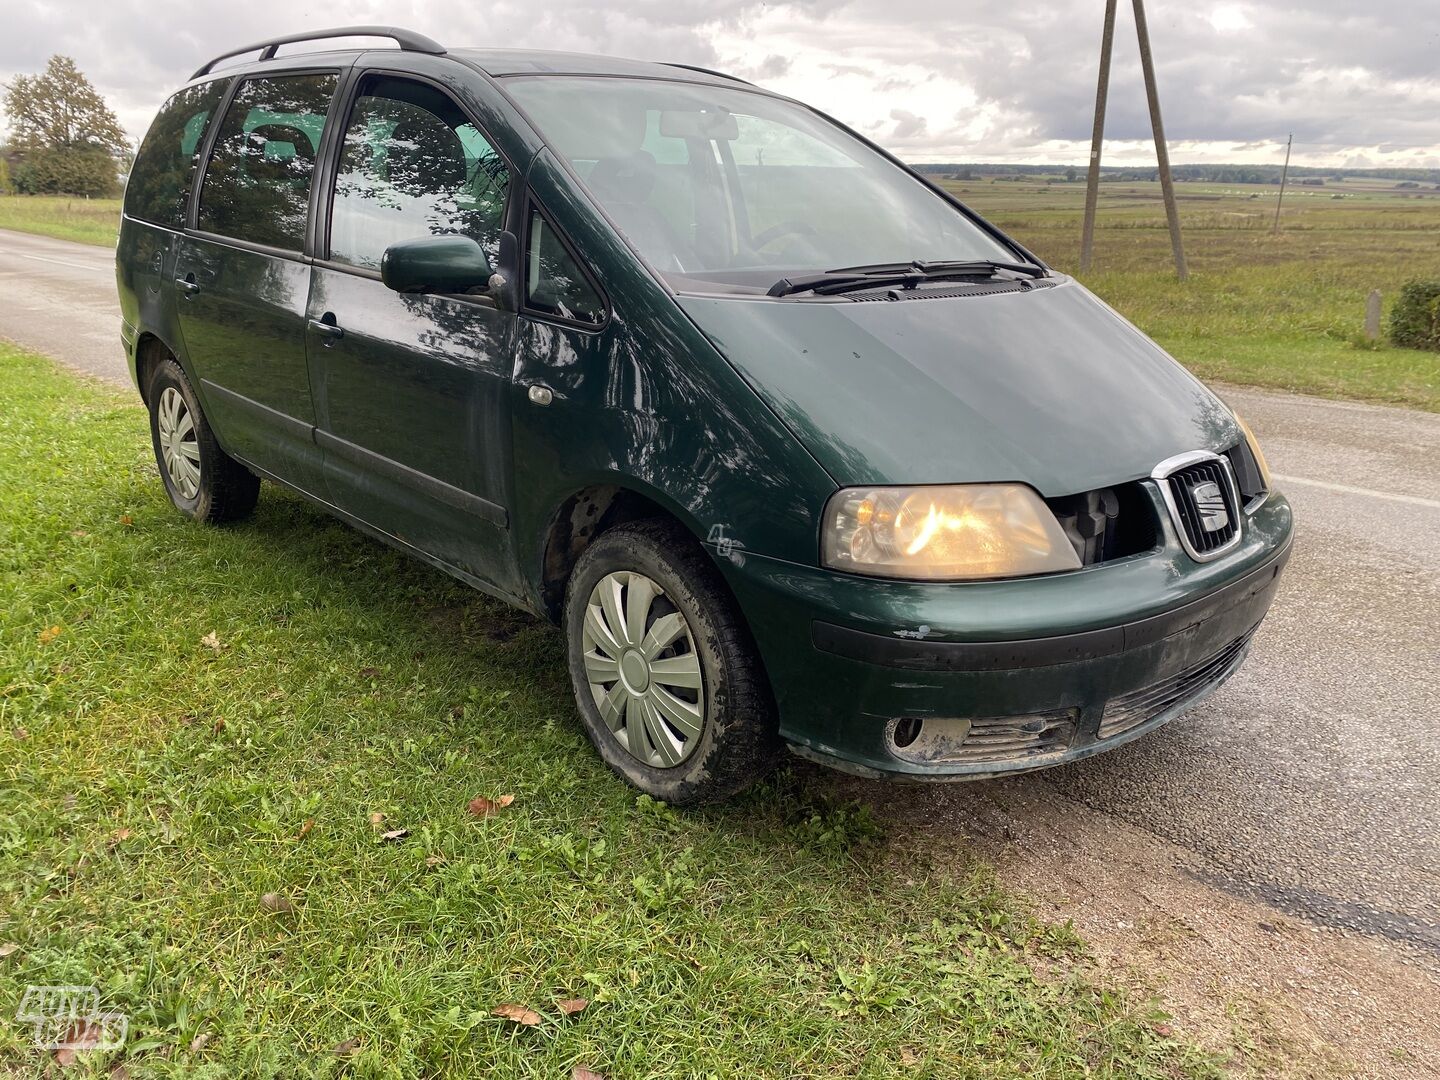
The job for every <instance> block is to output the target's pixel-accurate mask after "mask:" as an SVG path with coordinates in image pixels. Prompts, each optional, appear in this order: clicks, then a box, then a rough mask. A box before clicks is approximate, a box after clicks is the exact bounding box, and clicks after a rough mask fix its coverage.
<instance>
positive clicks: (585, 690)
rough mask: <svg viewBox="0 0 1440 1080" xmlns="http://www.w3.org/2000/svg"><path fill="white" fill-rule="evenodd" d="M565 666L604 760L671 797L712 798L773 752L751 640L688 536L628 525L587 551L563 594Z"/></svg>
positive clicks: (753, 774)
mask: <svg viewBox="0 0 1440 1080" xmlns="http://www.w3.org/2000/svg"><path fill="white" fill-rule="evenodd" d="M565 629H566V636H567V638H568V651H569V661H570V678H571V681H572V683H573V684H574V687H575V698H576V704H577V705H578V707H579V710H580V717H581V719H582V720H583V722H584V724H585V728H586V731H587V733H588V734H589V736H590V739H591V741H592V742H593V743H594V744H595V747H596V749H597V750H599V752H600V756H601V757H602V758H604V760H605V763H606V764H607V765H609V766H610V768H611V769H613V770H614V771H615V772H617V773H619V774H620V776H622V777H624V778H625V779H626V780H628V781H629V782H630V783H631V784H633V785H634V786H635V787H637V788H639V789H640V790H641V791H644V792H645V793H647V794H649V795H651V796H653V797H655V798H657V799H662V800H664V801H665V802H668V803H673V804H677V805H679V804H684V803H700V802H716V801H719V800H722V799H725V798H727V797H728V796H730V795H733V794H735V793H736V792H738V791H740V790H742V789H743V788H745V787H747V786H749V785H750V784H751V783H753V782H754V781H755V780H757V779H759V778H760V777H761V776H763V775H764V774H765V772H767V771H768V770H769V769H770V767H771V766H772V765H773V764H774V761H775V758H776V756H777V748H778V740H777V737H776V733H775V709H774V705H773V703H772V701H771V697H770V691H769V686H768V684H767V682H766V680H765V674H764V671H763V670H762V668H761V665H760V661H759V658H758V656H757V655H756V653H755V646H754V643H753V642H752V641H751V638H750V633H749V630H748V628H747V627H746V626H745V623H744V620H743V619H742V617H741V615H740V612H739V610H738V609H737V608H736V606H735V602H734V600H733V598H732V597H731V596H730V594H729V593H728V592H727V591H726V589H725V586H724V583H723V582H722V581H721V579H720V576H719V574H718V573H717V572H716V570H715V568H714V567H713V566H712V565H711V564H710V562H709V560H708V559H707V558H706V556H705V553H704V551H703V550H701V548H700V546H699V544H698V543H696V541H695V540H694V538H693V537H691V536H690V534H689V533H687V532H686V531H685V530H683V529H681V528H679V527H678V526H675V525H672V524H670V523H668V522H664V521H642V522H633V523H630V524H626V525H621V526H619V527H617V528H615V529H612V530H611V531H609V532H607V533H605V534H604V535H602V536H601V537H600V538H599V539H598V540H596V541H595V543H594V544H592V545H591V546H590V548H589V549H587V550H586V552H585V553H584V554H583V555H582V556H581V557H580V560H579V562H578V563H577V564H576V566H575V571H574V573H573V574H571V576H570V582H569V585H568V587H567V589H566V596H565Z"/></svg>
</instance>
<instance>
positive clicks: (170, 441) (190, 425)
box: [146, 358, 260, 523]
mask: <svg viewBox="0 0 1440 1080" xmlns="http://www.w3.org/2000/svg"><path fill="white" fill-rule="evenodd" d="M146 400H148V401H149V402H150V439H151V441H152V442H153V443H154V446H155V464H156V465H158V466H159V468H160V478H161V479H162V480H163V481H164V482H165V491H166V493H167V494H168V495H169V496H170V501H171V502H172V503H174V504H175V508H176V509H177V510H179V511H180V512H181V513H182V514H185V515H187V516H189V517H192V518H194V519H195V520H196V521H203V522H210V523H218V522H222V521H236V520H238V519H240V518H243V517H246V516H248V515H249V514H250V512H251V511H252V510H254V509H255V502H256V500H257V499H258V498H259V495H260V479H259V477H257V476H256V475H255V474H254V473H252V472H251V471H250V470H249V469H247V468H245V466H244V465H241V464H240V463H239V462H238V461H236V460H235V459H234V458H232V457H230V455H228V454H227V453H225V451H224V450H221V449H220V444H219V443H217V442H216V441H215V436H214V433H212V432H211V430H210V424H209V423H208V422H207V421H206V419H205V414H204V413H203V412H202V411H201V410H200V402H199V401H198V400H197V399H196V397H195V391H194V390H193V389H192V388H191V386H190V380H189V379H188V378H186V376H185V371H184V369H183V368H181V367H180V365H179V364H178V363H176V362H175V360H174V359H173V358H167V359H166V360H165V361H164V362H163V363H161V364H160V365H159V366H158V367H156V368H155V373H154V374H153V375H152V376H151V377H150V387H149V392H148V393H147V394H146Z"/></svg>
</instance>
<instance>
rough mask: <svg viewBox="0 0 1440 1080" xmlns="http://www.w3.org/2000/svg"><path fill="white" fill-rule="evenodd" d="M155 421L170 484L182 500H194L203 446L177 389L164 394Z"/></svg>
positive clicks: (197, 488) (164, 391)
mask: <svg viewBox="0 0 1440 1080" xmlns="http://www.w3.org/2000/svg"><path fill="white" fill-rule="evenodd" d="M155 418H156V421H157V424H156V426H157V427H158V429H159V436H160V437H159V442H160V457H161V460H163V461H164V463H165V471H166V472H168V473H169V474H170V483H171V484H172V485H174V488H175V490H176V491H178V492H179V493H180V497H181V498H183V499H193V498H194V497H195V493H196V492H197V491H199V490H200V444H199V443H198V442H197V441H196V439H195V420H194V418H193V417H191V415H190V409H189V407H188V406H187V405H186V404H185V398H184V397H182V396H181V394H180V391H179V390H177V389H175V387H173V386H167V387H166V388H165V389H164V390H163V391H161V393H160V401H159V403H158V404H157V405H156V417H155Z"/></svg>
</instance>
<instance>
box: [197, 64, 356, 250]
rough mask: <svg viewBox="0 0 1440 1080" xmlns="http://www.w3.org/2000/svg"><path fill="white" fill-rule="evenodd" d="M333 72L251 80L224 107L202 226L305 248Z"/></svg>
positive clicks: (203, 195)
mask: <svg viewBox="0 0 1440 1080" xmlns="http://www.w3.org/2000/svg"><path fill="white" fill-rule="evenodd" d="M334 94H335V76H334V75H280V76H275V77H273V78H263V79H246V80H245V82H244V83H242V84H241V86H240V89H239V90H238V91H237V92H236V94H235V99H234V100H233V101H232V102H231V103H230V108H229V109H228V110H226V113H225V119H224V120H223V121H222V122H221V125H220V131H219V134H218V135H217V136H216V140H215V149H214V150H213V151H212V152H211V154H210V164H209V166H208V167H207V168H206V170H205V181H204V184H203V185H202V186H201V188H200V216H199V220H198V222H197V225H198V226H199V228H200V229H201V230H203V231H204V232H212V233H219V234H220V235H221V236H231V237H234V238H235V239H237V240H248V241H250V242H251V243H254V244H265V245H267V246H269V247H277V248H284V249H286V250H288V251H300V250H301V249H302V248H304V246H305V222H306V218H307V215H308V213H309V209H310V182H311V180H313V179H314V176H315V159H316V157H318V156H319V152H320V137H321V135H323V134H324V131H325V115H326V113H327V112H329V109H330V99H331V98H332V97H333V96H334Z"/></svg>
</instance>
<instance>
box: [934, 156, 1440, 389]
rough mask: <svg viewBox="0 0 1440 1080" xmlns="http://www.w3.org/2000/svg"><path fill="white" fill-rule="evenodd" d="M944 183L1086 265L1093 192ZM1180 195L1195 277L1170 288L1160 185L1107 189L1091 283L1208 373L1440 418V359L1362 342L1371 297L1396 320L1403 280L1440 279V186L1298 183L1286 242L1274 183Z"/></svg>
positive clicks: (1030, 238) (1289, 201) (1054, 256)
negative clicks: (1377, 296)
mask: <svg viewBox="0 0 1440 1080" xmlns="http://www.w3.org/2000/svg"><path fill="white" fill-rule="evenodd" d="M945 186H946V187H948V188H950V190H952V191H954V192H955V193H956V194H957V195H958V196H959V197H960V198H962V199H963V200H965V202H966V203H967V204H968V205H970V206H972V207H974V208H975V209H976V210H978V211H979V212H980V213H982V214H984V215H985V216H986V217H988V218H989V219H990V220H992V221H994V222H995V223H996V224H998V225H999V226H1000V227H1001V228H1003V229H1005V230H1006V231H1007V232H1009V233H1010V234H1011V235H1013V236H1014V237H1016V239H1018V240H1020V241H1021V242H1022V243H1024V244H1027V245H1028V246H1029V247H1030V248H1032V249H1033V250H1034V251H1035V252H1036V254H1038V255H1040V256H1041V257H1042V258H1044V259H1045V260H1046V261H1048V262H1050V263H1051V264H1052V265H1054V266H1056V267H1058V268H1060V269H1062V270H1065V271H1067V272H1069V271H1074V270H1075V269H1076V268H1077V267H1078V265H1079V262H1080V223H1081V216H1082V213H1083V209H1084V201H1085V185H1084V184H1083V183H1074V184H1053V185H1047V184H1045V183H1043V182H1024V183H1019V182H1008V181H995V182H991V181H988V180H981V181H947V182H945ZM1177 191H1178V193H1179V198H1180V216H1181V222H1182V226H1183V230H1184V241H1185V253H1186V257H1187V260H1188V262H1189V265H1190V281H1189V282H1187V283H1186V284H1184V285H1181V284H1180V283H1179V282H1178V281H1176V279H1175V275H1174V268H1173V265H1172V263H1171V257H1170V237H1169V233H1168V232H1167V230H1166V227H1165V209H1164V206H1163V204H1162V203H1161V201H1160V186H1159V184H1154V183H1133V184H1132V183H1107V184H1104V185H1102V187H1101V194H1100V210H1099V214H1098V216H1097V227H1096V230H1095V263H1094V267H1093V269H1092V272H1091V273H1089V274H1087V275H1085V277H1084V281H1085V283H1086V284H1087V285H1089V286H1090V287H1091V288H1093V289H1094V290H1095V291H1096V292H1097V293H1099V294H1100V295H1101V296H1102V297H1104V298H1105V299H1106V300H1107V301H1108V302H1109V303H1111V304H1112V305H1114V306H1115V307H1116V308H1117V309H1118V310H1119V311H1121V312H1122V313H1123V314H1125V315H1126V316H1127V317H1128V318H1130V319H1132V320H1133V321H1134V322H1135V323H1136V324H1137V325H1139V326H1140V327H1141V329H1143V330H1145V331H1146V332H1147V333H1149V334H1151V335H1152V336H1154V337H1155V339H1156V340H1157V341H1159V342H1160V343H1161V344H1162V345H1163V346H1165V348H1167V349H1169V350H1170V352H1171V353H1173V354H1174V355H1175V356H1176V358H1178V359H1179V360H1181V361H1182V362H1184V363H1185V364H1186V365H1187V366H1188V367H1190V368H1191V369H1192V370H1194V371H1195V372H1196V373H1197V374H1199V375H1200V376H1201V377H1203V378H1206V379H1221V380H1226V381H1229V382H1235V383H1243V384H1247V385H1251V386H1268V387H1276V388H1279V389H1285V390H1295V391H1301V392H1304V393H1310V394H1322V395H1326V396H1330V397H1349V398H1362V399H1368V400H1372V401H1382V402H1391V403H1395V404H1401V405H1411V406H1415V407H1418V408H1422V409H1428V410H1430V411H1432V412H1434V411H1440V354H1435V353H1425V352H1417V351H1415V350H1411V349H1393V348H1389V347H1381V348H1370V347H1367V346H1366V344H1365V343H1364V342H1363V339H1362V331H1363V328H1364V320H1365V298H1366V296H1367V295H1368V294H1369V292H1370V290H1371V289H1379V290H1380V291H1381V294H1382V296H1383V299H1384V302H1385V305H1386V311H1387V312H1388V310H1389V303H1390V301H1391V300H1393V299H1394V297H1395V294H1396V293H1397V291H1398V289H1399V286H1400V284H1401V283H1402V282H1404V281H1406V280H1408V279H1410V278H1414V277H1430V278H1437V277H1440V192H1437V191H1433V190H1430V189H1428V188H1427V189H1426V190H1425V191H1423V192H1421V193H1419V194H1418V195H1417V193H1416V192H1415V191H1413V190H1401V191H1397V190H1395V189H1394V187H1393V182H1392V181H1352V182H1346V183H1343V184H1336V183H1333V182H1330V181H1327V182H1326V186H1325V187H1322V188H1315V187H1299V188H1292V189H1290V190H1288V191H1287V192H1286V194H1285V209H1284V214H1283V216H1282V219H1281V228H1282V231H1281V234H1280V235H1279V236H1278V237H1277V236H1274V235H1272V234H1271V232H1270V228H1271V224H1272V222H1273V220H1274V214H1275V194H1276V188H1275V187H1273V186H1269V185H1253V186H1252V185H1240V184H1231V185H1207V184H1193V183H1191V184H1181V185H1179V186H1178V188H1177ZM1337 195H1339V196H1341V197H1340V198H1336V197H1335V196H1337Z"/></svg>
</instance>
